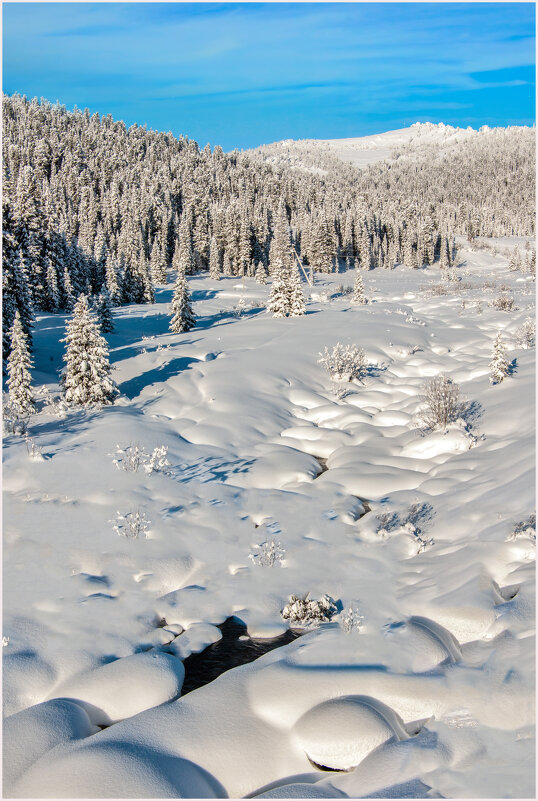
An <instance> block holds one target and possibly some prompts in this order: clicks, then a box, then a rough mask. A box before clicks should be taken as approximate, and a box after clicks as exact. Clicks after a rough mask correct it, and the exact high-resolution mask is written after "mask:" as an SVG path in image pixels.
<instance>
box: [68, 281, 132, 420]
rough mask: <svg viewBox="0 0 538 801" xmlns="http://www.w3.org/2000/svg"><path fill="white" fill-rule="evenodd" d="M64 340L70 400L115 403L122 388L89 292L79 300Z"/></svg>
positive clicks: (84, 403)
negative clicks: (115, 380) (117, 380)
mask: <svg viewBox="0 0 538 801" xmlns="http://www.w3.org/2000/svg"><path fill="white" fill-rule="evenodd" d="M62 342H66V343H67V346H66V353H65V356H64V361H65V363H66V366H65V368H64V370H63V373H62V378H61V383H62V386H63V389H64V397H65V401H66V403H69V404H73V405H77V406H101V405H107V404H111V403H113V402H114V398H115V397H116V395H117V394H118V388H117V386H116V384H115V383H114V381H113V380H112V379H111V377H110V373H111V370H112V368H111V366H110V362H109V357H108V346H107V343H106V341H105V339H104V337H102V336H101V334H100V332H99V325H98V323H97V321H96V319H95V316H94V315H93V314H92V313H91V311H90V308H89V306H88V299H87V297H86V296H85V295H81V296H80V297H79V299H78V300H77V302H76V304H75V309H74V312H73V317H72V318H71V319H70V320H69V322H68V323H67V335H66V337H65V339H63V340H62Z"/></svg>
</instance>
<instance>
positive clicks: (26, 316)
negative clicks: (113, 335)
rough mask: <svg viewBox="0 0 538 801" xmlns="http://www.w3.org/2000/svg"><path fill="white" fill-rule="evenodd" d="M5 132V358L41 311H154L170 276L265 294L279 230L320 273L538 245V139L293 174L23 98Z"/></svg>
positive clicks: (9, 112) (260, 157)
mask: <svg viewBox="0 0 538 801" xmlns="http://www.w3.org/2000/svg"><path fill="white" fill-rule="evenodd" d="M3 133H4V137H3V148H4V153H3V159H4V191H3V232H4V237H3V260H4V277H3V293H4V316H3V356H4V359H5V358H7V356H8V355H9V350H10V338H9V332H10V330H11V327H12V325H13V321H14V317H15V312H16V311H17V310H18V311H19V314H20V318H21V324H22V326H23V330H24V331H25V333H26V335H27V336H28V337H30V338H31V321H32V315H33V313H34V311H47V312H58V311H62V312H70V311H72V309H73V307H74V304H75V302H76V299H77V298H78V297H79V295H80V294H81V293H84V294H86V295H88V296H98V295H100V294H102V293H103V292H106V293H107V294H108V296H109V298H110V301H111V303H112V305H113V306H120V305H123V304H130V303H147V302H152V300H153V297H154V295H153V293H154V286H155V285H156V284H159V283H162V282H164V281H165V279H166V271H167V269H170V268H175V269H179V270H180V271H181V272H183V273H184V274H186V275H188V274H193V273H195V272H199V271H204V270H211V274H212V276H213V277H218V276H219V275H221V274H223V275H235V276H241V275H247V276H256V277H257V280H258V281H259V282H260V283H263V282H265V280H266V277H267V275H268V274H269V275H273V273H274V272H275V264H276V260H277V258H278V254H277V253H275V245H276V244H277V243H276V241H275V231H276V230H277V228H278V220H279V216H280V219H281V223H282V224H283V225H284V226H285V227H286V226H290V231H291V243H288V246H287V247H288V251H289V253H288V257H289V259H291V260H292V261H293V260H294V258H295V257H294V255H293V249H294V250H295V253H296V254H297V257H298V258H299V259H300V260H301V262H302V264H303V265H304V266H305V267H309V268H311V269H313V270H316V271H320V272H325V273H329V272H332V271H335V270H337V269H338V268H339V267H341V266H342V265H344V264H347V265H348V266H355V265H356V266H359V267H361V268H363V269H365V270H370V269H374V268H388V269H391V268H392V267H394V266H395V265H396V264H399V263H404V264H405V265H407V266H409V267H419V266H421V265H429V264H433V263H435V262H436V261H442V260H443V259H447V260H448V261H450V258H451V254H453V253H454V244H453V242H454V235H455V234H464V235H466V236H467V237H468V238H469V239H470V240H472V239H473V238H474V237H475V236H479V235H482V236H509V235H518V236H523V235H528V236H532V235H533V234H534V172H535V167H534V164H535V161H534V138H535V137H534V130H533V129H531V128H508V129H501V128H500V129H483V130H481V131H480V132H479V133H476V135H475V136H473V137H470V138H467V139H465V140H464V141H463V142H461V143H459V144H458V146H457V147H454V148H452V149H451V150H450V151H449V152H448V153H447V152H446V151H443V152H442V153H441V154H440V153H439V147H438V145H436V144H435V143H434V144H432V145H431V146H430V147H429V148H426V149H423V150H422V151H421V153H420V156H419V157H418V158H417V157H416V156H415V155H414V153H413V151H410V152H409V153H406V149H405V147H404V148H402V149H401V152H399V153H397V154H396V158H395V160H393V161H392V162H391V163H388V164H387V163H382V164H375V165H371V166H370V167H368V168H366V169H364V170H357V169H356V168H354V167H353V166H350V165H348V164H345V163H343V162H342V161H340V160H337V159H335V158H331V156H330V155H328V154H327V153H324V152H320V153H316V152H315V151H314V152H312V150H309V149H308V148H307V146H306V145H305V146H304V148H303V150H304V151H305V152H306V153H307V167H306V169H290V168H289V166H288V165H286V163H285V159H284V160H282V159H281V160H280V161H278V160H275V159H270V158H268V155H267V154H268V153H271V146H269V148H260V150H259V151H249V152H246V153H241V152H239V151H233V152H232V153H227V154H226V153H224V152H223V151H222V148H220V147H219V146H218V145H217V146H216V147H214V148H213V150H211V148H210V147H209V145H208V146H206V147H204V148H203V149H200V147H199V146H198V144H197V143H196V142H194V141H192V140H189V139H188V138H187V137H183V136H180V137H179V138H178V139H176V138H174V137H173V136H172V134H170V133H160V132H156V131H152V130H147V129H146V128H145V127H141V126H138V125H132V126H131V127H130V128H126V126H125V124H124V123H123V122H121V121H114V120H113V119H112V117H111V116H110V115H105V116H103V117H100V115H99V114H93V115H90V113H89V111H88V110H87V109H86V110H84V111H80V110H77V109H75V111H73V112H70V111H67V110H66V109H65V107H63V106H60V105H52V104H50V103H49V102H48V101H46V100H43V99H42V100H40V101H38V100H37V99H35V98H34V99H33V100H30V101H29V100H28V99H27V98H26V97H21V96H19V95H13V96H11V97H7V96H5V97H4V104H3ZM299 147H300V143H299ZM279 152H280V153H282V152H284V153H285V151H282V148H280V151H279ZM275 161H276V163H271V162H275ZM312 168H314V169H312ZM290 245H291V246H290Z"/></svg>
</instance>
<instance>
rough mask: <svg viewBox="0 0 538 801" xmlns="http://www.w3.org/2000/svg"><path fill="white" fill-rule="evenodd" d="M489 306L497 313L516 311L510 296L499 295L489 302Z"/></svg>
mask: <svg viewBox="0 0 538 801" xmlns="http://www.w3.org/2000/svg"><path fill="white" fill-rule="evenodd" d="M489 305H490V306H491V307H492V308H494V309H497V310H498V311H507V312H511V311H516V309H517V306H516V304H515V302H514V298H512V297H510V295H499V296H498V297H496V298H494V299H493V300H492V301H490V304H489Z"/></svg>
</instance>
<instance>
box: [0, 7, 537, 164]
mask: <svg viewBox="0 0 538 801" xmlns="http://www.w3.org/2000/svg"><path fill="white" fill-rule="evenodd" d="M534 19H535V7H534V4H533V3H19V2H18V3H6V2H4V3H3V90H4V92H6V93H8V94H11V93H13V92H19V93H20V94H26V95H27V96H28V97H34V96H37V97H45V98H47V99H48V100H51V101H55V100H59V101H60V102H61V103H63V104H65V105H66V106H67V107H68V108H72V107H73V106H74V105H75V104H76V105H78V106H79V108H85V107H88V108H89V109H90V111H91V112H92V113H93V112H95V111H98V112H99V113H101V114H106V113H111V114H112V115H113V116H114V118H115V119H123V120H124V121H125V123H126V124H127V125H131V124H132V123H134V122H137V123H139V124H141V125H142V124H144V123H146V124H147V125H148V127H151V128H154V129H157V130H164V131H172V132H173V133H174V134H175V135H179V134H180V133H183V134H186V135H187V136H189V137H190V138H192V139H195V140H196V141H197V142H198V143H199V144H200V146H201V147H203V146H204V145H205V144H206V143H207V142H210V143H211V145H212V146H213V145H215V144H220V145H222V147H223V148H224V149H225V150H230V149H232V148H234V147H238V148H245V147H251V146H255V145H258V144H261V143H263V142H273V141H275V140H279V139H287V138H293V139H302V138H340V137H348V136H363V135H367V134H370V133H376V132H379V131H386V130H392V129H394V128H401V127H405V126H407V125H410V124H411V123H413V122H416V121H417V120H419V121H423V122H424V121H427V120H430V121H432V122H441V121H442V122H445V123H450V124H453V125H463V126H466V125H472V126H473V127H479V126H480V125H483V124H486V125H510V124H511V125H532V124H533V122H534V118H535V105H534V98H535V85H534V84H535V67H534V64H535V39H534V30H535V28H534V24H535V23H534Z"/></svg>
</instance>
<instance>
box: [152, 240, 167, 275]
mask: <svg viewBox="0 0 538 801" xmlns="http://www.w3.org/2000/svg"><path fill="white" fill-rule="evenodd" d="M149 267H150V275H151V280H152V281H153V283H154V284H165V283H166V262H165V260H164V256H163V253H162V250H161V245H160V243H159V240H158V239H157V238H156V239H155V241H154V243H153V247H152V248H151V258H150V262H149Z"/></svg>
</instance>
